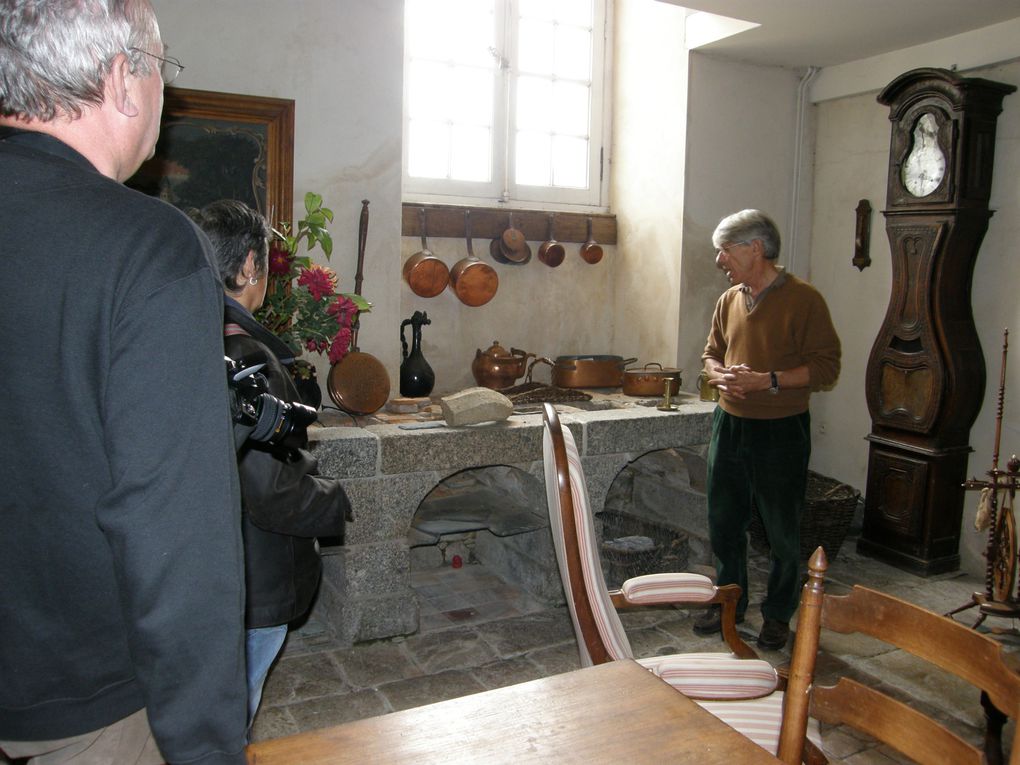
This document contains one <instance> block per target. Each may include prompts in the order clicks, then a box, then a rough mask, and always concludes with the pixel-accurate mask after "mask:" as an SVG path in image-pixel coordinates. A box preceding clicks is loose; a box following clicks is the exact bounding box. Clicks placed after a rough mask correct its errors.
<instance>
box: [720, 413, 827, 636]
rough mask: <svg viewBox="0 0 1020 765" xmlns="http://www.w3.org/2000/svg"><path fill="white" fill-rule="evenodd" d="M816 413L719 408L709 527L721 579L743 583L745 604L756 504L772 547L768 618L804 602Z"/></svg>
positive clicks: (742, 606)
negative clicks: (803, 525)
mask: <svg viewBox="0 0 1020 765" xmlns="http://www.w3.org/2000/svg"><path fill="white" fill-rule="evenodd" d="M810 457H811V417H810V415H809V414H808V413H807V412H804V413H803V414H798V415H794V416H793V417H783V418H780V419H778V420H752V419H747V418H744V417H734V416H733V415H731V414H727V413H726V412H724V411H723V410H722V409H720V408H716V410H715V415H714V418H713V420H712V441H711V443H710V445H709V449H708V532H709V539H710V540H711V543H712V552H713V553H714V554H715V558H716V573H717V575H718V583H719V584H720V585H722V584H739V585H740V588H741V590H743V594H742V595H741V598H740V603H738V605H737V613H738V614H743V613H744V611H746V610H747V527H748V525H749V524H750V522H751V500H752V498H753V499H754V502H755V503H756V504H757V506H758V512H759V514H760V515H761V518H762V521H763V524H764V526H765V533H766V534H767V535H768V540H769V547H770V548H771V550H772V554H771V560H770V563H771V568H770V571H769V580H768V592H767V594H766V596H765V600H764V602H763V603H762V606H761V612H762V615H763V616H764V617H765V618H767V619H778V620H779V621H781V622H788V621H790V618H791V617H792V616H793V615H794V613H795V612H796V611H797V605H798V603H799V602H800V520H801V516H802V515H803V512H804V491H805V488H806V486H807V468H808V460H809V458H810Z"/></svg>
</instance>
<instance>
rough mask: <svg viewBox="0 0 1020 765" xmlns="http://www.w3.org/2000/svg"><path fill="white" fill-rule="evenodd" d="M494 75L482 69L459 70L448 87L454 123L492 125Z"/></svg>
mask: <svg viewBox="0 0 1020 765" xmlns="http://www.w3.org/2000/svg"><path fill="white" fill-rule="evenodd" d="M493 76H494V75H493V73H492V72H486V71H483V70H481V69H464V68H457V69H454V70H453V72H452V76H451V77H450V79H449V82H448V84H447V85H446V88H447V90H446V95H445V97H444V99H448V100H449V112H448V114H449V116H450V119H451V120H453V121H454V122H463V123H468V124H472V125H485V126H486V127H490V126H491V125H492V116H493V112H492V95H493V81H492V80H493Z"/></svg>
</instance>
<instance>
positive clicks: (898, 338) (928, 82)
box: [858, 69, 1016, 575]
mask: <svg viewBox="0 0 1020 765" xmlns="http://www.w3.org/2000/svg"><path fill="white" fill-rule="evenodd" d="M1014 90H1016V88H1015V87H1013V86H1012V85H1004V84H1001V83H997V82H991V81H988V80H982V79H977V78H963V77H959V76H957V75H956V74H955V73H953V72H950V71H947V70H943V69H915V70H913V71H910V72H907V73H906V74H903V75H901V76H899V77H897V78H896V79H895V80H893V82H891V83H890V84H889V85H888V86H887V87H886V88H885V90H883V91H882V93H881V94H880V95H879V97H878V100H879V102H880V103H882V104H884V105H887V106H888V107H889V111H890V116H889V119H890V121H891V123H892V138H891V143H890V152H889V170H888V180H887V200H886V209H885V210H883V215H885V218H886V231H887V234H888V238H889V245H890V249H891V253H892V271H893V283H892V294H891V297H890V301H889V306H888V309H887V311H886V316H885V319H884V321H883V323H882V326H881V328H880V329H879V332H878V335H877V337H876V338H875V342H874V345H873V346H872V349H871V355H870V356H869V359H868V369H867V375H866V395H867V401H868V411H869V413H870V415H871V420H872V428H871V434H870V435H869V436H868V441H869V442H870V447H869V449H870V454H869V459H868V481H867V489H866V499H865V511H864V525H863V529H862V531H861V537H860V539H859V541H858V550H860V551H861V552H863V553H865V554H867V555H871V556H873V557H876V558H880V559H882V560H885V561H887V562H889V563H892V564H894V565H897V566H900V567H902V568H904V569H907V570H909V571H913V572H914V573H918V574H922V575H928V574H935V573H939V572H942V571H951V570H953V569H955V568H957V567H958V566H959V541H960V521H961V517H962V513H963V493H964V492H963V482H964V480H965V479H966V469H967V456H968V454H969V452H970V451H971V448H970V446H969V445H968V439H969V433H970V427H971V425H973V423H974V419H975V418H976V417H977V414H978V412H979V411H980V408H981V399H982V396H983V394H984V385H985V371H984V359H983V357H982V354H981V346H980V342H979V340H978V336H977V330H976V329H975V327H974V319H973V315H972V312H971V304H970V285H971V276H972V274H973V268H974V262H975V260H976V258H977V253H978V250H979V248H980V246H981V241H982V239H983V238H984V234H985V231H986V230H987V228H988V220H989V218H990V217H991V215H992V212H991V211H990V210H989V209H988V197H989V193H990V189H991V179H992V163H993V152H994V145H995V124H996V119H997V117H998V115H999V113H1000V112H1001V110H1002V100H1003V98H1004V97H1005V96H1006V95H1008V94H1009V93H1012V92H1013V91H1014Z"/></svg>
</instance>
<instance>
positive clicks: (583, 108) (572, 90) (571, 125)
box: [551, 82, 589, 137]
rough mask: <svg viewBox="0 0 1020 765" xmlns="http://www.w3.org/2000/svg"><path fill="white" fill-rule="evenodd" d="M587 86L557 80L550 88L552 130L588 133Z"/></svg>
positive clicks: (575, 133)
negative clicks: (552, 106) (553, 106)
mask: <svg viewBox="0 0 1020 765" xmlns="http://www.w3.org/2000/svg"><path fill="white" fill-rule="evenodd" d="M588 94H589V88H587V87H586V86H584V85H575V84H574V83H570V82H557V83H556V84H555V85H554V86H553V89H552V103H553V104H554V105H555V108H554V109H553V110H552V112H551V113H552V115H553V117H554V119H553V120H552V124H551V127H552V131H553V132H555V133H569V134H571V135H575V136H583V137H587V135H588V112H589V105H588Z"/></svg>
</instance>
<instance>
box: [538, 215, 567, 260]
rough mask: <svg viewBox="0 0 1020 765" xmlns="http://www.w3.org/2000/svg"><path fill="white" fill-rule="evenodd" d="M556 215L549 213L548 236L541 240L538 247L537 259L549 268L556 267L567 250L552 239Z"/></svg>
mask: <svg viewBox="0 0 1020 765" xmlns="http://www.w3.org/2000/svg"><path fill="white" fill-rule="evenodd" d="M555 219H556V216H555V214H554V213H550V214H549V234H548V236H549V238H548V239H547V240H546V241H544V242H542V244H540V245H539V247H538V259H539V260H541V261H542V262H543V263H545V264H546V265H547V266H549V267H550V268H556V266H558V265H559V264H560V263H562V262H563V258H564V257H565V256H566V254H567V251H566V250H565V249H564V248H563V245H562V244H560V243H559V242H557V241H556V240H555V239H553V229H554V228H555V227H556V220H555Z"/></svg>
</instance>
